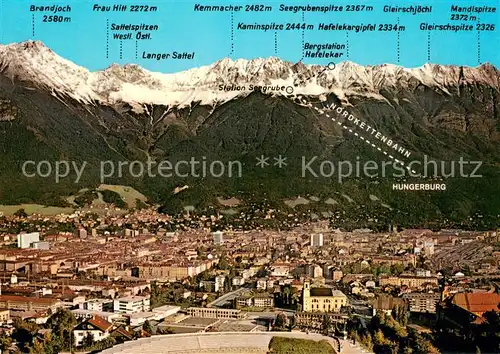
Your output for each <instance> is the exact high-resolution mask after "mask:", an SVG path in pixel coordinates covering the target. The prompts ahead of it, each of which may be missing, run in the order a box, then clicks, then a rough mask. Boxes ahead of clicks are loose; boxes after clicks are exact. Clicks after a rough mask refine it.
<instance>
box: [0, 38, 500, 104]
mask: <svg viewBox="0 0 500 354" xmlns="http://www.w3.org/2000/svg"><path fill="white" fill-rule="evenodd" d="M0 70H1V71H2V72H3V73H4V74H5V75H7V76H8V77H10V78H11V79H13V80H21V81H22V82H25V83H26V84H29V85H34V86H35V87H40V88H43V89H46V90H48V91H49V92H53V93H54V94H56V93H57V94H58V95H61V94H62V95H66V96H68V97H71V98H73V99H75V100H78V101H80V102H83V103H86V104H92V103H95V102H100V103H101V104H107V105H113V104H116V103H120V102H127V103H129V104H131V105H132V106H133V107H135V108H138V107H141V105H143V104H158V105H167V106H177V107H186V106H190V105H192V104H196V103H199V104H203V105H212V106H215V105H217V104H221V103H224V102H227V101H229V100H232V99H234V98H236V97H240V96H246V95H248V94H249V93H251V92H252V91H251V90H250V85H254V86H265V85H269V86H285V87H291V88H293V90H291V89H288V90H287V91H268V92H266V93H268V94H271V95H283V96H286V97H296V96H297V95H305V96H321V95H326V94H330V93H333V94H335V95H336V96H338V97H339V99H341V100H342V101H343V102H346V103H348V97H350V96H356V95H357V96H359V95H362V96H365V97H370V98H372V99H376V100H385V98H384V96H383V95H382V94H381V93H380V92H381V89H386V90H390V89H402V88H408V87H410V86H411V87H417V86H418V85H425V86H429V87H435V88H439V89H440V90H442V91H443V92H445V93H449V89H450V88H454V87H458V86H459V85H460V84H463V83H485V84H487V85H489V86H491V87H494V88H496V89H500V79H499V78H500V76H499V72H498V70H497V69H496V68H494V67H493V66H491V65H489V64H486V65H481V66H479V67H477V68H471V67H463V66H443V65H433V64H425V65H423V66H421V67H419V68H414V69H407V68H403V67H399V66H396V65H392V64H384V65H376V66H361V65H358V64H355V63H352V62H342V63H339V64H338V65H336V67H335V68H334V69H329V68H328V67H325V66H320V65H305V64H303V63H297V64H293V63H290V62H285V61H282V60H280V59H279V58H275V57H270V58H266V59H262V58H259V59H252V60H245V59H238V60H231V59H229V58H224V59H222V60H219V61H217V62H216V63H214V64H212V65H207V66H202V67H199V68H193V69H190V70H186V71H183V72H179V73H175V74H163V73H157V72H151V71H148V70H146V69H144V68H141V67H140V66H138V65H133V64H127V65H124V66H120V65H117V64H113V65H111V66H110V67H109V68H107V69H106V70H102V71H97V72H90V71H89V70H87V69H86V68H83V67H80V66H78V65H76V64H75V63H73V62H71V61H69V60H66V59H64V58H61V57H60V56H59V55H57V54H56V53H54V52H53V51H52V50H51V49H49V48H47V47H46V46H45V45H44V44H43V43H42V42H40V41H26V42H22V43H13V44H9V45H4V46H1V45H0ZM224 85H226V86H239V88H240V90H238V91H232V90H229V91H227V90H220V87H224Z"/></svg>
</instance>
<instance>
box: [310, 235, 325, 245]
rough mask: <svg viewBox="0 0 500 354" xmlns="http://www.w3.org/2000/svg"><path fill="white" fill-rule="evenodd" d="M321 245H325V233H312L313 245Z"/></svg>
mask: <svg viewBox="0 0 500 354" xmlns="http://www.w3.org/2000/svg"><path fill="white" fill-rule="evenodd" d="M321 246H323V234H312V235H311V247H321Z"/></svg>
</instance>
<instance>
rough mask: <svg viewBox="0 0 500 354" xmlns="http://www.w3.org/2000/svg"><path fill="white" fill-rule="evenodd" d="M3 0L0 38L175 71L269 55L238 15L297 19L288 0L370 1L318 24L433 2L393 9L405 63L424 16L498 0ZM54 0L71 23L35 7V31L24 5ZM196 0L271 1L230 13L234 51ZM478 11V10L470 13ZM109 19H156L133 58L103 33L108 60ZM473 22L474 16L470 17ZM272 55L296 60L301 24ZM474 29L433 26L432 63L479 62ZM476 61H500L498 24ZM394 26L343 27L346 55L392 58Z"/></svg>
mask: <svg viewBox="0 0 500 354" xmlns="http://www.w3.org/2000/svg"><path fill="white" fill-rule="evenodd" d="M0 1H1V5H0V6H1V8H0V13H1V35H0V37H1V41H2V43H3V44H6V43H11V42H19V41H24V40H27V39H37V40H41V41H43V42H44V43H45V44H46V45H47V46H49V47H51V48H52V49H53V50H54V51H55V52H56V53H58V54H59V55H61V56H63V57H65V58H67V59H69V60H72V61H74V62H76V63H77V64H79V65H82V66H85V67H88V68H89V69H91V70H99V69H103V68H106V67H107V66H109V65H110V64H112V63H120V64H126V63H136V64H139V65H141V66H143V67H145V68H147V69H149V70H154V71H161V72H176V71H180V70H184V69H189V68H191V67H196V66H201V65H207V64H210V63H213V62H214V61H217V60H219V59H221V58H223V57H226V56H230V57H231V58H233V59H237V58H247V59H250V58H255V57H268V56H274V55H275V44H274V32H272V31H270V32H267V33H264V32H260V31H252V32H249V31H238V30H237V29H236V26H237V23H238V22H245V23H253V22H258V23H268V22H277V23H286V22H292V23H296V22H301V17H302V13H296V14H293V13H289V12H287V13H284V12H280V11H279V6H280V4H286V5H306V4H311V5H322V4H336V5H346V4H365V5H371V6H373V7H374V10H373V11H372V12H365V13H355V12H350V13H347V12H341V13H328V14H319V13H308V12H306V13H305V20H306V22H307V23H310V24H313V25H315V27H317V25H318V24H319V23H321V22H323V23H348V24H362V23H365V24H368V23H373V24H380V23H390V24H395V23H397V18H398V15H395V14H387V13H384V12H383V6H384V5H388V4H394V5H403V4H422V5H432V6H433V12H432V14H430V15H427V14H421V15H409V14H401V15H399V23H400V25H404V26H405V27H406V30H405V31H404V32H401V33H400V61H399V64H400V65H403V66H407V67H415V66H420V65H422V64H424V63H425V62H427V46H428V43H427V38H428V33H427V31H421V30H420V28H419V26H420V24H421V23H422V22H429V23H433V22H435V23H439V24H445V23H449V22H450V23H453V24H461V23H462V22H460V21H450V5H451V4H456V5H460V6H469V5H476V6H480V5H490V6H498V5H499V3H498V1H497V0H486V1H469V0H454V1H449V0H439V1H406V2H405V1H397V0H384V1H378V0H373V1H354V0H353V1H269V0H266V1H262V0H245V1H241V0H233V1H231V2H226V1H205V2H202V1H191V0H180V1H179V0H177V1H168V0H167V1H166V0H148V1H139V0H137V1H117V0H113V1H108V0H93V1H87V0H67V1H54V2H47V1H38V0H0ZM118 2H119V3H121V4H127V5H130V4H141V3H142V4H146V3H147V4H149V5H155V6H158V8H159V10H158V11H157V12H155V13H142V14H141V13H139V14H137V13H130V12H126V13H117V12H111V13H96V12H93V11H92V7H93V5H94V4H100V5H110V4H116V3H118ZM53 3H57V4H61V5H66V4H69V5H71V7H72V11H71V12H70V13H63V14H62V15H63V16H67V15H69V16H71V23H63V24H48V23H42V22H41V18H42V16H43V14H40V13H36V14H35V36H34V37H33V35H32V30H33V29H32V13H31V12H30V11H29V8H30V5H31V4H35V5H49V4H50V5H51V4H53ZM195 3H201V4H203V5H220V4H233V5H236V4H239V5H241V4H251V3H257V4H266V5H271V6H273V11H272V12H270V13H258V14H255V13H251V12H250V13H249V12H236V13H235V14H234V23H235V25H234V26H235V29H234V38H235V39H234V53H233V54H232V55H229V54H230V52H231V40H230V33H231V20H230V16H231V15H230V13H209V12H205V13H200V12H193V6H194V4H195ZM475 15H477V14H475ZM477 16H478V17H479V19H480V22H482V23H487V24H495V25H496V27H499V23H498V22H500V21H499V18H500V13H499V12H497V13H495V14H479V15H477ZM107 19H109V22H110V23H113V22H114V23H147V24H157V25H159V27H160V29H159V31H158V32H155V33H153V34H152V36H153V39H152V40H149V41H139V42H138V52H139V58H138V59H136V56H135V40H131V41H123V59H120V54H119V53H120V49H119V41H116V40H113V39H112V38H110V39H109V59H106V20H107ZM470 23H471V24H473V25H475V23H476V22H470ZM277 36H278V56H279V57H281V58H282V59H284V60H289V61H292V62H297V61H299V60H300V59H301V56H302V54H301V53H302V48H301V36H302V34H301V31H283V32H278V34H277ZM346 36H347V35H346V32H345V31H342V32H335V31H312V32H311V31H306V32H305V41H306V42H313V43H327V42H338V43H345V40H346ZM477 37H478V34H477V31H476V30H474V31H472V32H465V33H458V34H457V33H451V32H433V33H432V34H431V62H433V63H440V64H456V65H470V66H476V65H477V64H478V50H477V49H478V41H477ZM480 43H481V54H480V60H481V62H483V63H484V62H490V63H492V64H494V65H496V66H497V67H499V66H500V50H499V44H500V35H499V30H498V29H497V30H495V31H483V32H481V33H480ZM396 48H397V34H396V32H368V33H353V32H350V33H349V52H350V56H349V60H351V61H354V62H357V63H359V64H364V65H367V64H382V63H394V64H397V63H398V59H397V58H398V57H397V50H396ZM142 51H148V52H172V51H188V52H193V51H194V52H195V53H196V54H195V60H167V61H160V62H158V61H151V60H142V59H141V58H140V56H141V53H142ZM329 61H331V60H329V59H305V60H304V62H305V63H311V64H323V65H326V64H327V63H328V62H329Z"/></svg>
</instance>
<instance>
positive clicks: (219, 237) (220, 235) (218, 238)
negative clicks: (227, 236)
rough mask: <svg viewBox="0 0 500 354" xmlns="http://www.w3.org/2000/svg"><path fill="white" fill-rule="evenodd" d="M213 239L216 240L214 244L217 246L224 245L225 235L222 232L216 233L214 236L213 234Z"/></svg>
mask: <svg viewBox="0 0 500 354" xmlns="http://www.w3.org/2000/svg"><path fill="white" fill-rule="evenodd" d="M212 236H213V238H214V243H215V244H216V245H222V244H223V243H224V237H223V233H222V231H215V232H214V233H213V234H212Z"/></svg>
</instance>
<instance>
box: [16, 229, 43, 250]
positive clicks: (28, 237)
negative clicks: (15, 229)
mask: <svg viewBox="0 0 500 354" xmlns="http://www.w3.org/2000/svg"><path fill="white" fill-rule="evenodd" d="M38 241H40V233H39V232H31V233H29V234H27V233H24V234H23V233H21V234H19V235H17V247H19V248H30V247H31V244H32V243H34V242H38Z"/></svg>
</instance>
